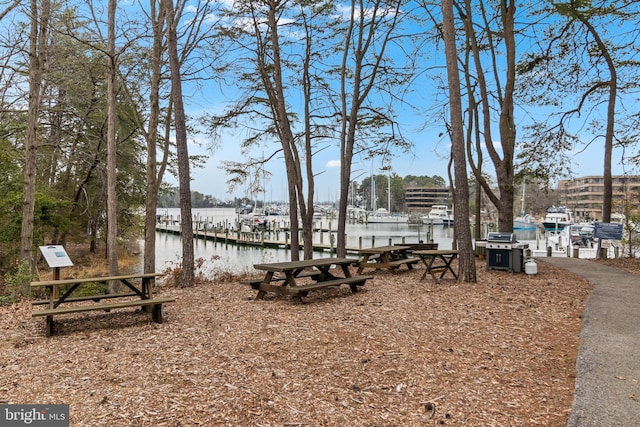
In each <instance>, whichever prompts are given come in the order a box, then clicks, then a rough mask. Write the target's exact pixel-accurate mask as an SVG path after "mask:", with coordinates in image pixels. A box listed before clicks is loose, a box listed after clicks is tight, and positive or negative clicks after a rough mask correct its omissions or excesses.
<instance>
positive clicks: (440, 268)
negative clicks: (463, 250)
mask: <svg viewBox="0 0 640 427" xmlns="http://www.w3.org/2000/svg"><path fill="white" fill-rule="evenodd" d="M413 254H414V255H416V256H418V257H419V259H420V260H422V263H423V264H424V266H425V267H426V268H425V271H424V273H423V274H422V277H421V278H420V280H424V278H425V277H427V274H431V277H433V280H435V282H436V283H440V279H442V278H443V277H444V275H445V274H447V271H448V272H450V273H451V274H453V277H455V278H456V279H457V278H458V275H457V274H456V272H455V271H453V268H452V267H451V263H452V262H453V260H455V259H456V258H458V251H456V250H451V249H449V250H447V249H435V250H421V251H413ZM437 272H440V276H438V277H436V275H435V273H437Z"/></svg>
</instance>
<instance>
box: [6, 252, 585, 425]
mask: <svg viewBox="0 0 640 427" xmlns="http://www.w3.org/2000/svg"><path fill="white" fill-rule="evenodd" d="M484 265H485V264H484V262H482V261H478V270H477V272H478V281H477V283H475V284H468V283H458V282H456V281H454V280H452V279H445V280H443V281H442V283H440V284H436V283H434V281H433V280H432V279H431V278H430V277H428V278H427V279H426V280H424V281H421V280H420V276H421V275H422V272H423V269H422V268H421V267H418V268H416V269H414V270H412V271H404V270H403V271H401V272H400V273H398V274H391V273H388V272H375V273H372V274H373V275H374V279H373V280H370V281H368V282H367V284H366V285H365V286H364V287H362V288H361V290H360V291H359V292H358V293H356V294H351V293H350V291H349V288H348V287H347V286H343V287H341V288H334V289H325V290H320V291H313V292H310V294H309V296H308V297H307V298H305V303H304V304H296V303H294V302H292V300H291V299H290V298H289V297H283V296H279V295H273V294H270V295H268V296H267V297H266V298H265V299H264V300H255V299H254V297H255V291H253V290H251V288H250V287H249V286H247V285H243V284H240V283H239V282H238V281H228V282H215V283H208V284H198V285H197V286H195V287H193V288H174V287H170V286H164V287H163V286H160V287H159V289H158V293H159V294H162V295H171V296H174V297H175V298H176V300H177V301H176V302H175V303H172V304H168V305H166V306H165V307H164V308H163V313H164V317H165V323H163V324H155V323H153V322H151V321H150V318H149V316H148V315H147V314H145V313H141V312H139V311H135V310H134V309H123V310H117V311H113V312H111V313H99V312H90V313H86V314H75V315H68V316H61V317H59V318H57V320H58V322H57V324H56V326H57V328H58V335H56V336H54V337H51V338H47V337H46V336H45V331H44V320H43V319H42V318H35V319H34V318H32V317H31V312H32V307H31V305H30V303H29V302H28V301H23V302H21V303H18V304H14V305H11V306H5V307H0V329H1V330H2V336H1V338H0V370H1V371H2V376H1V377H0V403H34V404H35V403H38V404H44V403H46V404H53V403H65V404H69V405H70V416H71V425H72V426H195V425H207V426H426V425H451V426H490V425H495V426H514V425H529V426H532V425H541V426H565V425H566V424H567V420H568V417H569V413H570V410H571V405H572V400H573V393H574V386H575V369H576V356H577V352H578V348H579V345H580V341H579V333H580V328H581V319H580V316H581V313H582V311H583V308H584V304H585V301H586V298H587V296H588V294H589V291H590V285H589V284H588V283H586V282H584V281H583V280H581V279H580V278H578V277H576V276H574V275H571V274H569V273H567V272H565V271H562V270H558V269H556V268H554V267H551V266H548V265H544V264H543V263H538V274H537V275H535V276H527V275H525V274H510V273H507V272H504V271H497V270H491V271H486V270H485V268H484Z"/></svg>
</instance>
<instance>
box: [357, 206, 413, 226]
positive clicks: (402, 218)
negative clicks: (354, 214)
mask: <svg viewBox="0 0 640 427" xmlns="http://www.w3.org/2000/svg"><path fill="white" fill-rule="evenodd" d="M367 222H368V223H370V224H382V223H384V224H406V223H407V222H409V217H408V216H407V215H402V214H391V213H390V212H389V211H388V210H386V209H385V208H380V209H377V210H376V211H375V212H369V214H368V215H367Z"/></svg>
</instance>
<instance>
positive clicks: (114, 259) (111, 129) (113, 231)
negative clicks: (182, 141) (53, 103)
mask: <svg viewBox="0 0 640 427" xmlns="http://www.w3.org/2000/svg"><path fill="white" fill-rule="evenodd" d="M116 4H117V2H116V0H109V5H108V8H109V10H108V15H109V22H108V35H107V62H108V64H107V70H108V72H107V264H108V266H109V275H110V276H117V275H118V195H117V189H116V186H117V182H118V179H117V175H116V174H117V169H116V160H117V156H118V144H117V134H116V123H117V121H116V119H117V117H116V114H117V113H116V67H117V58H116V24H115V19H116ZM117 286H118V283H117V282H115V281H114V282H111V283H109V292H110V293H116V292H117Z"/></svg>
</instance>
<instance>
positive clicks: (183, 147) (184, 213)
mask: <svg viewBox="0 0 640 427" xmlns="http://www.w3.org/2000/svg"><path fill="white" fill-rule="evenodd" d="M164 6H165V14H166V22H167V52H168V54H169V68H170V70H171V97H172V99H173V104H174V110H175V112H174V118H175V125H174V126H175V131H176V152H177V155H178V181H179V187H180V190H179V191H180V216H181V221H180V230H181V232H182V276H181V286H183V287H184V286H192V285H193V284H194V280H195V272H194V266H195V260H194V253H193V222H192V217H191V174H190V172H189V150H188V148H187V127H186V115H185V112H184V103H183V99H182V81H181V75H180V74H181V73H180V60H179V57H178V41H177V35H176V25H177V22H176V19H175V18H176V17H175V13H174V9H173V1H172V0H164Z"/></svg>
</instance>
